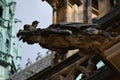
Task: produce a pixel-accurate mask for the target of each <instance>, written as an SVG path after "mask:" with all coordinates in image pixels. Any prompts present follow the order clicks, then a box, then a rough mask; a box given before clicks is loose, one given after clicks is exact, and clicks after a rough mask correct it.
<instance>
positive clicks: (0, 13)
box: [0, 5, 3, 23]
mask: <svg viewBox="0 0 120 80" xmlns="http://www.w3.org/2000/svg"><path fill="white" fill-rule="evenodd" d="M2 14H3V8H2V6H1V5H0V18H2ZM0 23H2V20H1V19H0Z"/></svg>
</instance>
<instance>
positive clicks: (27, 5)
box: [15, 0, 52, 67]
mask: <svg viewBox="0 0 120 80" xmlns="http://www.w3.org/2000/svg"><path fill="white" fill-rule="evenodd" d="M16 2H17V5H16V18H17V19H19V20H21V21H22V23H17V24H16V25H15V27H16V28H15V33H17V32H18V30H19V29H23V25H24V24H31V23H32V21H34V20H38V21H39V22H40V23H39V25H38V27H41V28H46V27H47V26H49V25H50V24H51V23H52V8H51V7H50V5H49V4H48V3H46V2H45V1H44V2H42V1H41V0H16ZM16 40H17V38H16ZM46 51H47V50H45V49H42V48H41V47H40V46H39V45H38V44H34V45H28V44H27V43H22V50H21V55H22V62H21V66H22V67H24V65H25V64H26V62H27V59H28V58H31V59H32V62H34V61H35V58H36V57H37V53H38V52H40V53H41V54H42V55H43V56H45V55H46V54H45V52H46Z"/></svg>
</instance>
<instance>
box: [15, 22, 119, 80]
mask: <svg viewBox="0 0 120 80" xmlns="http://www.w3.org/2000/svg"><path fill="white" fill-rule="evenodd" d="M37 24H38V21H34V22H33V23H32V25H28V24H26V25H24V29H23V30H19V32H18V33H17V37H18V38H19V39H20V40H23V42H27V43H28V44H34V43H39V45H40V46H41V47H43V48H47V49H49V50H52V51H56V52H57V53H59V54H63V53H64V54H65V53H67V52H68V50H74V49H80V54H81V53H82V52H83V53H85V55H86V53H87V55H88V54H90V53H96V52H97V53H101V52H102V51H104V49H106V48H108V47H109V46H112V45H114V44H115V43H116V42H118V41H119V40H120V37H118V33H119V30H118V29H117V28H118V27H116V29H115V28H114V29H113V28H112V27H113V26H112V27H108V28H106V29H105V30H103V29H102V28H100V25H98V24H84V23H58V24H51V25H50V26H49V27H48V28H44V29H41V28H36V27H37ZM114 26H115V25H114ZM116 30H118V32H116ZM92 55H93V54H92ZM101 55H102V54H101ZM93 59H94V58H93ZM91 60H92V58H90V59H89V61H88V66H87V67H86V68H84V67H82V66H77V68H78V69H80V70H81V72H82V73H84V75H83V77H85V79H83V80H86V78H88V77H89V75H91V73H92V72H93V71H94V69H96V66H95V64H93V62H94V61H91ZM89 63H90V64H89ZM91 63H92V64H91Z"/></svg>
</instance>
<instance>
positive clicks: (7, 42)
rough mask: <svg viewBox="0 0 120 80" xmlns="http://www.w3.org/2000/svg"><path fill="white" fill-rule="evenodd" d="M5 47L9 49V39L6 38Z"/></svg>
mask: <svg viewBox="0 0 120 80" xmlns="http://www.w3.org/2000/svg"><path fill="white" fill-rule="evenodd" d="M6 49H7V51H8V49H9V40H8V39H7V40H6Z"/></svg>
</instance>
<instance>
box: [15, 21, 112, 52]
mask: <svg viewBox="0 0 120 80" xmlns="http://www.w3.org/2000/svg"><path fill="white" fill-rule="evenodd" d="M89 28H92V30H91V29H89ZM17 37H19V39H22V40H23V42H27V43H28V44H33V43H39V45H40V46H41V47H43V48H47V49H50V50H53V51H56V52H58V53H66V52H67V51H68V50H73V49H85V51H93V50H99V49H100V48H101V47H102V45H104V44H109V43H110V41H112V39H111V35H110V34H109V33H108V32H105V31H103V30H100V29H99V28H97V24H83V23H81V24H80V23H59V24H52V25H50V26H49V27H48V28H44V29H41V28H36V29H34V30H32V29H31V30H27V29H23V30H19V32H18V33H17Z"/></svg>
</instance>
